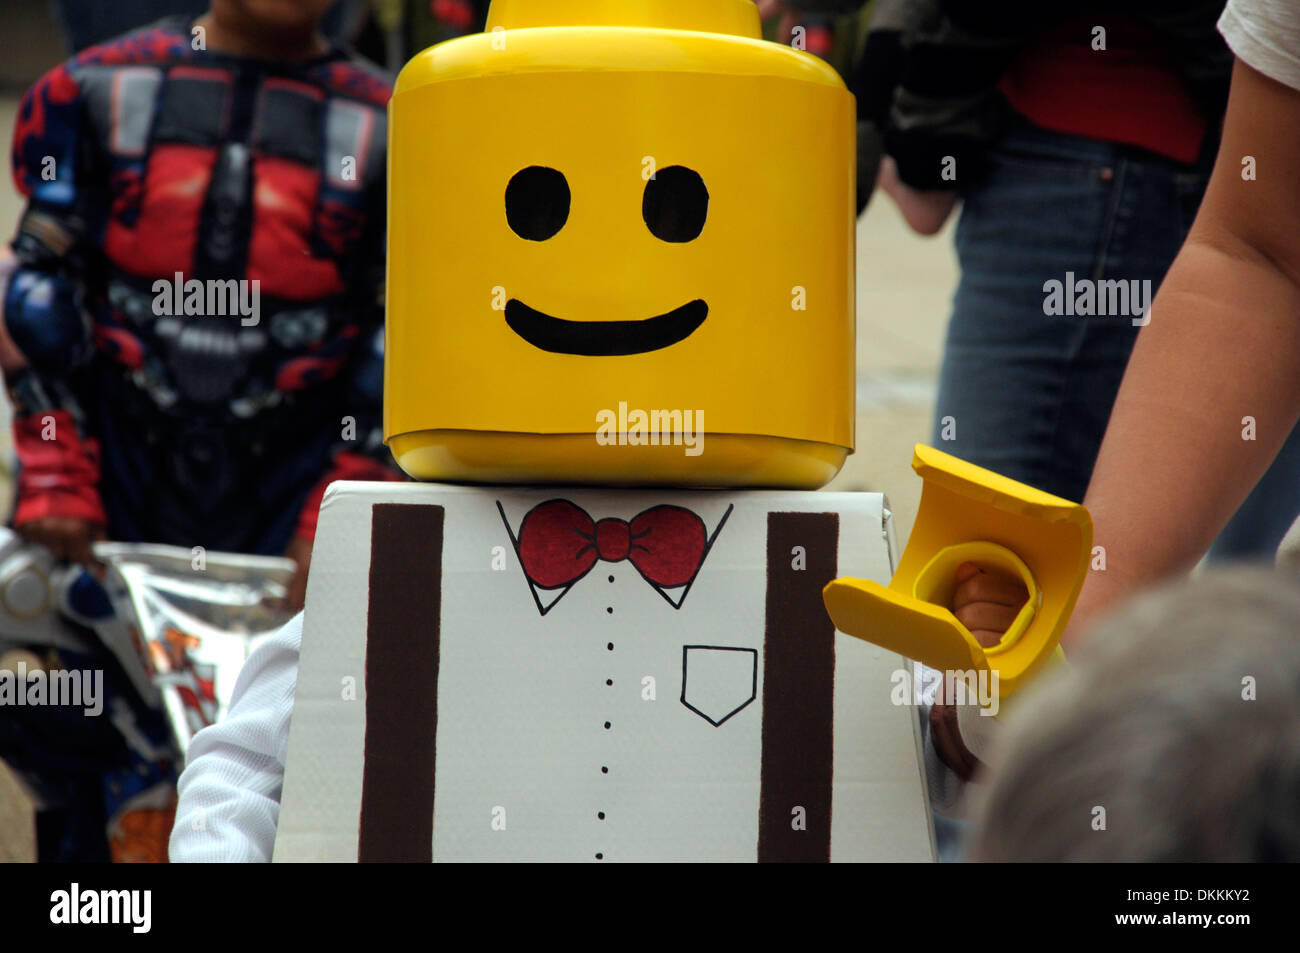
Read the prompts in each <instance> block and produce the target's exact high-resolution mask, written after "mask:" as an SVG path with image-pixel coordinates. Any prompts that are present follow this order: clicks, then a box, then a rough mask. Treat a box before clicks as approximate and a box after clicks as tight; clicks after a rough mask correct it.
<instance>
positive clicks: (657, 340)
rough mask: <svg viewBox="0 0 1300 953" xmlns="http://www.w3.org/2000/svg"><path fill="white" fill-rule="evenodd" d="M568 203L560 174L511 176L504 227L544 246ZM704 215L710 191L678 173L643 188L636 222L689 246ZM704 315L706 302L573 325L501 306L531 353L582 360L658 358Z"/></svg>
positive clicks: (537, 169)
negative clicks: (648, 314)
mask: <svg viewBox="0 0 1300 953" xmlns="http://www.w3.org/2000/svg"><path fill="white" fill-rule="evenodd" d="M570 200H571V192H570V190H569V183H568V181H567V180H566V179H565V177H564V173H562V172H560V171H558V170H556V169H548V168H546V167H544V166H536V165H533V166H529V167H528V168H526V169H521V170H520V171H519V172H516V173H515V174H514V176H512V177H511V179H510V183H509V185H507V186H506V202H505V205H506V219H507V221H508V222H509V223H510V229H511V231H513V232H514V233H515V234H516V235H518V236H519V237H520V238H522V239H524V240H525V241H533V242H544V241H547V240H549V239H551V238H554V237H555V235H556V234H558V233H559V231H560V230H561V229H562V228H564V225H565V223H566V222H567V221H568V218H569V204H570ZM708 212H709V190H708V189H707V188H706V187H705V184H704V180H703V179H702V178H700V175H699V173H698V172H695V171H694V170H693V169H688V168H686V167H685V166H679V165H677V166H670V167H669V168H667V169H661V170H657V171H656V172H654V173H653V174H651V176H650V178H649V179H648V180H647V182H646V184H645V193H644V198H643V200H642V218H643V219H644V221H645V224H646V228H647V229H648V230H649V231H650V233H651V234H652V235H654V237H655V238H657V239H659V240H660V241H664V242H675V243H684V242H690V241H694V240H695V239H696V238H698V237H699V235H700V232H701V231H703V229H704V223H705V220H706V219H707V217H708ZM708 315H709V305H708V302H706V301H705V300H704V299H702V298H695V299H693V300H691V301H687V302H684V303H683V304H681V305H678V306H677V307H675V308H673V309H672V310H671V311H668V312H665V313H664V314H660V315H655V316H654V317H645V318H639V319H636V318H634V319H612V320H598V321H574V320H570V319H566V318H560V317H555V316H553V315H550V314H547V313H545V312H544V311H539V310H538V309H536V308H533V307H531V306H529V305H528V304H526V303H524V302H523V301H521V300H520V299H518V298H511V299H510V300H509V301H507V302H506V308H505V318H506V324H507V325H509V327H510V330H512V331H514V332H515V333H516V334H517V335H519V336H520V337H521V338H523V339H524V340H525V341H527V342H528V343H529V344H531V345H533V346H534V347H537V348H540V349H541V350H543V351H550V352H552V353H555V354H584V355H588V356H614V355H626V354H644V353H646V352H647V351H657V350H659V349H660V348H663V347H668V346H670V345H672V344H676V343H677V342H678V341H682V340H684V339H686V338H687V337H689V336H690V335H691V333H692V332H693V331H694V330H695V329H696V328H698V327H699V326H700V325H701V324H703V323H704V319H705V318H706V317H708Z"/></svg>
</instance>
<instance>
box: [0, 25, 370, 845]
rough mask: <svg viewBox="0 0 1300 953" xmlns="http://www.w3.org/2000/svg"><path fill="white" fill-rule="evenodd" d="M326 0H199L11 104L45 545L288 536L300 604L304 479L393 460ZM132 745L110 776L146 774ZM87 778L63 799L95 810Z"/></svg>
mask: <svg viewBox="0 0 1300 953" xmlns="http://www.w3.org/2000/svg"><path fill="white" fill-rule="evenodd" d="M330 6H331V2H330V0H293V2H289V0H213V3H212V7H211V9H210V10H209V11H208V13H206V14H205V15H204V16H202V17H200V18H199V19H197V20H194V21H193V22H191V21H190V20H189V19H188V18H182V17H177V18H171V19H167V20H163V21H161V22H159V23H157V24H155V25H153V26H149V27H146V28H143V29H140V30H137V31H135V32H132V33H130V34H127V35H125V36H123V37H120V38H119V39H116V40H113V41H110V42H107V43H104V44H102V45H98V46H94V47H91V48H89V49H87V50H85V51H83V52H81V53H80V54H78V55H77V56H75V57H74V58H73V59H71V60H69V61H68V62H66V63H64V64H62V65H60V66H58V67H56V68H55V69H53V70H51V71H50V72H49V73H47V74H46V75H45V76H43V77H42V78H41V79H40V80H39V81H38V82H37V83H36V85H35V86H34V87H33V88H32V89H31V90H30V91H29V92H28V94H27V95H26V97H25V98H24V100H23V102H22V105H21V107H20V109H19V112H18V119H17V125H16V129H15V132H14V140H13V169H14V182H15V185H16V187H17V189H18V191H19V193H20V194H21V195H23V196H24V197H25V198H26V200H27V207H26V209H25V211H24V213H23V215H22V218H21V220H20V223H19V226H18V230H17V235H16V237H15V238H14V240H13V251H14V255H15V259H16V260H15V262H14V265H15V269H14V271H13V274H12V276H11V277H10V279H9V281H8V284H7V288H6V291H5V295H4V330H5V332H6V334H5V335H4V347H3V352H2V353H0V363H2V364H3V369H4V376H5V382H6V385H7V388H8V391H9V396H10V400H11V402H12V405H13V410H14V421H13V422H14V442H15V448H16V451H17V456H18V460H19V471H18V475H17V485H16V501H15V509H14V513H13V517H12V522H13V525H14V527H15V529H16V530H17V531H18V532H19V533H20V534H21V535H23V536H24V537H26V538H27V539H29V540H32V541H35V542H38V543H42V544H44V545H46V546H48V547H49V548H50V549H52V550H53V551H54V552H55V553H56V554H57V555H59V556H61V557H64V558H67V559H70V560H76V561H81V562H89V561H91V559H92V555H91V544H92V542H93V541H95V540H97V539H104V538H110V539H113V540H120V541H127V542H150V543H170V544H175V545H180V546H185V547H199V546H201V547H206V548H212V549H218V550H228V551H236V552H245V553H258V554H269V555H280V554H287V555H289V556H291V557H292V558H294V559H295V560H297V561H298V563H299V567H300V571H299V575H298V578H297V579H296V580H295V581H294V583H293V585H292V587H291V591H290V598H291V599H294V600H297V601H299V602H300V601H301V593H302V589H303V587H304V586H305V578H306V566H307V562H308V559H309V556H310V552H311V541H312V536H313V533H314V530H315V520H316V511H317V507H318V504H319V501H320V498H321V495H322V494H323V492H324V488H325V486H326V485H327V484H328V483H329V482H330V481H331V480H334V479H339V478H342V477H364V478H368V479H390V478H396V474H395V472H394V471H393V470H391V469H390V467H391V460H390V458H389V456H388V453H387V451H386V450H385V448H384V447H383V445H382V443H381V441H380V438H379V411H380V397H381V394H380V390H381V383H380V381H381V378H382V318H383V315H382V304H381V301H380V294H381V290H382V273H383V247H384V244H383V236H384V202H385V185H384V153H385V128H386V111H385V107H386V104H387V101H388V98H389V95H390V91H391V87H390V84H389V81H388V80H387V79H386V78H384V77H383V76H382V75H381V74H380V73H378V72H377V71H376V70H374V69H372V68H371V67H369V66H367V65H365V64H364V63H362V62H360V61H359V60H357V59H356V58H354V57H353V56H352V55H350V54H349V53H348V52H347V51H345V50H344V49H342V48H339V47H336V46H331V45H330V44H329V43H327V42H326V41H325V40H324V39H323V37H322V36H321V34H320V32H319V29H318V28H319V24H320V21H321V18H322V17H323V16H324V14H325V12H326V11H327V9H328V8H329V7H330ZM63 661H64V662H65V663H67V664H69V665H71V664H74V663H75V660H73V659H64V660H63ZM109 681H110V687H109V691H110V692H111V693H113V694H120V695H124V696H126V698H127V700H128V703H129V704H131V705H132V707H134V708H136V715H137V717H138V718H139V719H141V720H142V721H147V722H148V724H145V725H143V726H142V728H141V730H142V731H143V732H144V733H145V734H146V735H148V736H151V737H155V738H160V737H162V735H163V732H164V731H165V729H164V728H163V727H162V726H161V725H160V724H156V723H154V722H155V721H156V719H153V716H152V715H151V714H150V713H148V712H147V711H144V710H142V709H141V708H140V706H138V705H137V704H136V703H135V701H134V699H133V695H132V693H131V692H130V691H129V690H128V689H126V688H125V686H123V685H117V679H116V678H115V675H114V673H112V672H110V673H109ZM114 686H116V687H114ZM34 738H35V736H34V735H32V734H31V733H24V732H22V731H15V732H10V733H8V734H7V735H6V738H5V743H4V744H3V745H2V746H0V747H3V750H0V755H3V756H4V757H5V758H6V759H7V760H9V761H10V762H11V763H12V764H13V765H14V766H15V767H16V768H18V769H20V770H21V769H22V768H23V766H24V764H26V763H27V762H28V761H29V759H37V760H39V759H41V758H42V757H45V756H46V754H48V752H46V753H43V752H42V751H41V750H39V748H40V746H39V744H36V743H35V742H34ZM105 757H109V755H108V754H105ZM130 758H131V759H132V760H131V763H130V764H128V765H125V766H124V767H122V768H121V772H122V774H123V776H124V777H126V778H127V779H128V780H130V779H133V778H137V775H139V774H140V773H141V772H140V771H138V770H137V768H140V767H141V764H143V765H144V767H145V768H146V769H147V770H145V771H144V774H146V775H148V776H149V777H150V778H153V777H154V775H155V774H157V773H158V771H159V770H162V769H160V768H158V766H157V765H156V764H154V760H155V759H154V758H153V756H152V755H150V754H149V753H148V752H134V753H132V754H131V755H130ZM164 774H165V771H164ZM87 777H88V780H87V781H86V787H87V790H86V791H84V792H82V793H79V794H75V795H72V796H70V797H69V798H68V800H71V801H74V802H80V803H83V804H87V805H91V804H95V805H98V804H99V803H100V801H101V800H103V797H104V795H103V794H101V792H100V791H99V790H98V788H99V786H100V784H101V781H100V772H99V770H98V766H96V767H95V768H93V769H92V770H91V771H90V772H89V773H88V776H87ZM137 780H138V778H137ZM157 780H160V781H162V782H164V783H165V782H166V780H167V778H166V777H161V778H158V779H157ZM70 783H71V782H70ZM106 787H107V788H108V789H110V793H109V794H108V795H107V797H108V799H109V802H110V804H109V805H108V807H107V808H99V810H100V811H101V814H102V812H103V811H105V810H106V811H107V813H108V815H110V816H111V815H112V813H113V807H112V803H111V802H114V801H115V799H116V798H117V796H118V794H120V793H121V786H120V785H115V784H113V783H111V782H110V783H108V784H107V785H106ZM135 787H136V785H135V783H134V781H132V783H130V784H128V785H127V786H126V789H127V790H128V791H133V790H134V789H135ZM112 792H118V794H114V793H112ZM88 810H89V808H88ZM91 813H92V814H93V813H94V811H91ZM87 823H89V824H90V826H91V827H94V826H96V825H100V826H102V823H103V819H102V816H101V817H100V819H99V820H98V821H97V820H95V819H94V818H92V819H91V820H90V821H88V822H87ZM62 839H63V840H65V841H66V842H67V843H68V844H69V845H74V844H76V843H78V842H91V843H93V842H94V841H95V840H96V837H95V836H94V835H93V833H87V834H85V835H84V836H82V835H77V834H75V832H69V834H68V836H67V837H64V838H62ZM69 849H72V848H69ZM56 853H58V851H56ZM60 855H61V856H69V858H71V857H75V856H79V855H77V854H75V853H74V854H72V855H63V854H60ZM80 856H84V855H80Z"/></svg>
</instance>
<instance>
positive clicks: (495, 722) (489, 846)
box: [275, 483, 934, 861]
mask: <svg viewBox="0 0 1300 953" xmlns="http://www.w3.org/2000/svg"><path fill="white" fill-rule="evenodd" d="M557 498H560V499H567V500H571V501H572V502H574V503H576V504H577V505H578V506H580V507H582V508H583V509H585V510H586V511H587V513H589V514H591V516H592V517H593V518H594V519H600V518H602V517H611V516H612V517H620V518H622V519H626V520H631V519H632V518H633V517H634V516H636V514H638V513H640V512H643V511H644V510H646V509H647V508H649V507H651V506H654V505H657V504H663V503H669V504H674V505H677V506H682V507H686V508H689V509H691V510H692V511H694V512H695V513H697V514H698V515H699V516H700V517H701V518H702V519H703V521H704V523H705V526H706V528H707V530H708V532H709V533H710V534H711V535H712V534H714V533H715V532H716V537H715V538H714V539H713V542H712V545H711V547H710V548H709V550H708V552H707V554H706V556H705V559H704V562H703V564H702V565H701V568H700V570H699V572H698V575H697V576H696V578H695V580H694V582H693V583H692V584H691V586H690V588H689V590H688V591H687V592H686V594H685V599H684V600H683V601H682V602H681V605H680V608H675V607H674V606H673V605H672V604H671V603H670V601H669V600H670V599H672V600H674V601H675V600H676V598H678V597H680V596H681V595H682V593H681V592H680V591H678V592H661V591H659V590H656V589H655V588H654V587H652V586H651V585H650V584H649V583H647V582H646V580H645V579H643V578H641V576H640V575H639V574H638V572H636V571H635V570H634V568H633V567H632V566H631V565H630V564H629V563H628V562H627V561H626V560H624V561H620V562H608V561H600V562H598V563H597V564H596V565H595V566H594V567H593V568H592V569H591V571H590V572H589V573H588V574H587V575H586V576H585V577H584V578H582V579H580V580H579V581H578V582H577V583H576V584H574V585H573V586H572V587H571V588H570V589H568V590H566V591H565V592H564V594H563V596H562V598H561V599H560V600H559V601H558V602H556V603H554V604H553V605H552V606H551V607H550V608H549V609H548V611H547V612H546V613H545V614H544V615H543V614H542V613H541V612H540V611H539V606H540V607H546V604H547V602H548V601H549V599H551V598H553V597H554V595H555V593H554V592H550V593H547V592H540V593H538V592H537V590H536V589H534V588H533V587H532V586H531V585H530V583H529V581H528V580H527V578H526V577H525V575H524V573H523V571H522V568H521V566H520V563H519V560H518V558H517V551H516V549H515V547H514V544H513V539H512V536H513V534H517V533H518V531H519V526H520V523H521V521H522V519H523V517H524V515H525V514H526V513H527V512H528V511H529V510H530V509H531V508H532V507H533V506H535V505H537V504H539V503H541V502H543V501H546V500H551V499H557ZM376 503H402V504H427V505H436V506H441V507H443V508H444V514H445V515H444V531H443V533H444V536H443V538H444V543H443V550H442V580H443V582H442V601H441V622H440V629H441V631H440V664H439V675H438V679H437V682H438V684H437V731H436V750H437V758H436V771H435V790H436V795H435V800H434V823H433V830H434V834H433V850H432V856H433V859H434V860H435V861H441V860H522V861H532V860H536V861H568V860H572V861H579V860H592V859H593V858H594V857H595V856H596V855H597V854H599V855H600V856H601V859H604V860H615V861H617V860H638V861H668V860H685V861H691V860H723V861H745V860H749V861H752V860H754V859H756V853H755V851H756V842H757V836H758V814H759V805H758V800H759V794H760V790H759V775H760V769H761V762H762V740H763V739H762V727H763V718H762V708H763V687H764V671H763V647H764V631H765V586H766V561H767V545H766V533H767V525H768V522H767V515H768V514H769V513H772V512H811V513H828V512H829V513H835V514H837V515H838V519H839V531H838V540H839V542H838V553H837V570H838V573H839V574H840V575H849V576H856V577H860V578H867V579H874V580H877V581H879V582H881V583H882V584H883V583H887V582H888V580H889V577H890V575H891V574H892V565H893V554H892V538H893V532H892V525H891V524H890V521H889V516H888V512H887V510H886V509H885V501H884V498H883V497H882V496H881V495H879V494H871V493H810V492H772V491H746V492H729V491H665V490H653V489H646V490H607V489H591V488H585V489H566V490H559V489H555V488H548V489H539V488H495V487H477V488H470V487H453V486H444V485H437V484H391V483H390V484H384V483H336V484H334V485H333V486H332V487H331V488H330V490H329V491H328V493H327V494H326V496H325V500H324V502H323V504H322V506H321V514H320V523H319V530H318V535H317V540H316V545H315V552H314V554H313V559H312V568H311V578H310V584H309V588H308V593H307V608H306V615H305V619H304V631H303V643H302V656H301V668H300V672H299V677H298V684H297V690H296V696H295V707H294V712H293V718H292V724H291V729H290V741H289V749H288V764H287V769H286V779H285V785H284V790H283V797H282V807H281V812H280V819H279V834H278V838H277V840H276V847H275V860H276V861H307V860H331V861H348V860H355V859H357V856H358V823H359V817H360V810H361V797H362V780H363V767H364V764H363V762H364V752H365V733H366V724H365V722H366V694H365V693H366V691H367V685H366V679H365V671H366V633H367V606H368V591H367V590H368V579H369V569H370V567H369V560H370V534H371V511H372V507H373V506H374V504H376ZM498 504H500V505H499V507H498ZM503 517H504V519H503ZM724 517H725V522H724ZM507 524H509V527H510V529H509V531H507ZM719 524H722V525H721V529H720V530H719V529H718V527H719ZM790 558H792V559H794V558H796V556H795V555H794V554H792V555H791V557H790ZM535 593H537V594H538V596H539V600H540V601H539V600H535V598H534V594H535ZM611 610H612V611H611ZM611 645H612V646H613V648H612V649H611V648H609V646H611ZM693 646H707V647H718V648H731V649H735V648H740V649H744V650H746V652H744V653H738V654H723V653H720V652H709V651H696V650H693V649H691V650H688V647H693ZM750 650H752V652H751V651H750ZM834 653H835V660H834V689H833V694H834V701H833V705H834V707H833V712H834V716H833V751H834V762H833V784H832V812H831V848H830V855H831V859H832V860H837V861H839V860H891V861H897V860H903V861H927V860H931V859H933V856H934V848H933V832H932V828H931V822H930V810H929V805H928V800H927V795H926V789H925V778H924V772H923V770H922V767H921V757H920V736H919V725H918V720H917V713H916V709H915V708H914V707H912V705H910V704H906V705H896V704H894V702H893V698H892V696H893V692H891V689H892V687H893V684H894V683H893V679H894V676H895V673H896V672H898V671H900V670H902V669H904V667H905V665H906V663H905V662H904V660H903V659H902V658H901V657H899V656H896V655H892V654H890V653H888V652H885V651H884V650H882V649H879V648H877V647H875V646H872V645H870V644H868V643H866V642H863V641H861V640H858V639H855V638H852V637H850V636H847V635H844V634H843V633H840V632H836V633H835V634H834ZM744 658H753V660H754V662H753V665H754V669H753V675H754V683H755V685H754V687H755V691H754V696H755V697H754V699H753V701H751V702H749V703H747V704H744V705H743V706H742V707H741V708H740V709H739V710H737V711H735V712H730V709H731V708H733V707H734V706H735V704H736V703H738V702H740V701H743V694H742V695H738V694H737V693H738V692H740V691H741V688H740V687H739V684H740V682H743V680H744V678H745V677H746V672H745V671H744V670H743V669H744V662H743V661H738V659H744ZM688 659H690V660H691V665H692V666H693V667H692V668H690V671H691V672H694V673H695V677H694V679H693V680H692V679H691V678H690V676H689V675H688V673H687V669H688V666H687V660H688ZM737 666H739V667H740V670H738V669H737ZM684 682H687V683H688V684H689V686H690V695H691V697H690V698H689V701H691V702H694V703H695V704H694V705H693V706H691V707H688V704H687V703H686V702H687V699H684V698H683V683H684ZM609 683H612V684H609ZM349 684H350V685H351V686H352V692H351V694H352V696H353V697H351V698H347V697H345V696H348V695H349V692H348V690H347V686H348V685H349ZM369 690H371V691H375V690H379V686H369ZM701 710H702V711H704V712H706V713H711V715H712V717H713V719H714V720H721V723H720V724H717V725H715V724H713V723H712V721H711V720H710V719H709V718H707V717H705V716H704V715H703V714H701ZM729 712H730V714H728V713H729ZM724 716H725V717H724ZM606 722H609V723H611V725H612V727H611V728H606V727H605V723H606ZM602 768H608V769H609V770H606V771H602V770H601V769H602ZM602 815H603V816H602ZM792 823H793V821H792Z"/></svg>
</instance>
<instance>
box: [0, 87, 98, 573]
mask: <svg viewBox="0 0 1300 953" xmlns="http://www.w3.org/2000/svg"><path fill="white" fill-rule="evenodd" d="M84 127H85V119H84V114H83V104H82V101H81V94H80V88H79V86H78V84H77V80H76V77H75V75H74V72H73V69H72V67H71V66H69V65H64V66H59V67H56V68H55V69H53V70H51V71H50V72H49V73H47V74H45V76H43V77H42V78H41V79H40V80H39V81H38V82H37V83H36V85H34V86H33V87H32V88H31V90H30V91H29V92H28V93H27V95H26V96H25V97H24V98H23V101H22V103H21V105H20V106H19V108H18V117H17V121H16V123H15V128H14V146H13V174H14V185H15V188H16V189H17V190H18V192H19V194H20V195H22V196H23V197H24V198H25V199H26V201H27V207H26V209H25V210H24V212H23V215H22V218H21V219H20V221H19V224H18V230H17V235H16V236H15V238H14V240H13V263H12V264H13V271H12V274H11V275H10V276H9V279H8V281H7V283H6V286H5V291H4V305H3V311H4V328H3V333H2V334H0V369H3V372H4V378H5V384H6V387H7V388H8V391H9V398H10V403H11V404H12V405H13V411H14V413H13V426H14V449H15V452H16V454H17V456H18V460H19V464H20V467H19V471H18V477H17V486H16V492H15V497H16V502H15V509H14V515H13V523H14V526H15V528H16V529H17V530H18V531H19V532H20V533H21V534H22V535H23V536H25V537H26V538H28V539H31V540H33V541H35V542H38V543H41V544H43V545H46V546H48V547H49V548H50V549H52V550H53V551H54V552H55V554H56V555H59V556H61V557H64V558H68V559H74V560H78V561H82V562H86V561H89V560H90V543H91V541H92V540H93V539H95V538H99V537H102V536H103V527H104V525H105V523H106V522H107V520H106V517H105V514H104V508H103V505H102V502H101V500H100V496H99V446H98V444H97V442H96V441H95V440H94V439H93V437H91V436H90V435H88V434H87V433H85V432H84V431H83V429H82V419H83V417H82V414H81V411H80V409H79V407H78V405H77V401H76V399H75V397H74V387H73V382H74V381H75V378H76V375H77V374H78V373H79V372H80V370H81V368H82V367H83V366H84V364H85V363H86V361H87V360H88V358H89V356H90V354H91V352H92V349H93V346H92V343H91V334H90V323H89V321H88V319H87V318H86V316H85V313H84V311H83V309H82V303H81V281H82V278H83V276H84V273H85V267H86V245H87V243H86V235H87V234H89V233H90V231H91V230H92V229H93V227H94V225H93V222H94V220H95V218H96V215H97V211H96V203H95V198H94V195H93V193H94V191H95V189H94V183H95V182H96V181H98V180H97V177H96V175H95V172H94V167H95V164H94V162H93V161H92V160H91V158H90V156H91V151H92V150H91V147H90V145H89V138H88V137H87V136H86V134H85V128H84Z"/></svg>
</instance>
